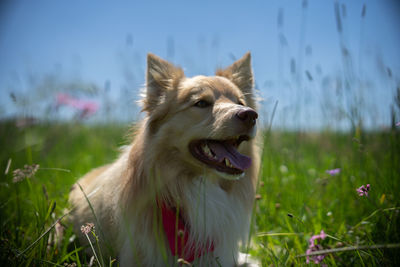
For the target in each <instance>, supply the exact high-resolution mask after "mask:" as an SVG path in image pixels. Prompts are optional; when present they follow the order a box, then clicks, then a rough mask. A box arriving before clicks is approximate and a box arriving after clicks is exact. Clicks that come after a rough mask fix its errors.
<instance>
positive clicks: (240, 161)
mask: <svg viewBox="0 0 400 267" xmlns="http://www.w3.org/2000/svg"><path fill="white" fill-rule="evenodd" d="M208 147H209V148H210V149H211V150H212V152H214V154H215V156H216V157H217V160H218V161H219V162H222V161H223V160H224V159H225V158H227V159H229V161H230V162H231V163H232V165H233V167H235V168H236V169H239V170H241V171H244V170H246V169H248V168H250V166H251V158H249V157H247V156H245V155H242V154H240V153H239V152H238V151H237V150H236V148H235V147H233V146H232V145H231V144H228V143H222V142H208Z"/></svg>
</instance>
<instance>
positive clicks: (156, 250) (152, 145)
mask: <svg viewBox="0 0 400 267" xmlns="http://www.w3.org/2000/svg"><path fill="white" fill-rule="evenodd" d="M147 64H148V67H147V77H146V79H147V82H146V83H147V85H146V95H145V96H144V100H143V110H144V111H145V112H146V114H147V115H146V117H145V119H144V120H143V121H142V122H140V123H139V124H138V125H137V126H136V131H135V133H134V136H135V137H134V140H133V142H132V144H131V145H130V146H128V147H126V148H124V150H123V151H122V152H121V155H120V157H119V158H118V159H117V160H116V161H115V162H114V163H112V164H110V165H106V166H103V167H100V168H97V169H94V170H92V171H91V172H89V173H88V174H86V175H85V176H84V177H82V178H81V179H80V180H79V181H78V182H77V183H78V184H79V185H80V186H81V187H82V189H83V192H82V190H81V189H80V188H81V187H80V186H78V185H74V186H73V189H72V191H71V193H70V203H71V206H72V208H73V212H72V214H71V217H70V219H71V221H72V222H73V224H74V228H75V231H76V232H77V233H78V235H79V236H80V238H81V241H82V242H83V243H85V242H86V239H85V238H84V236H83V235H82V234H81V233H79V231H80V227H81V225H83V224H85V223H87V222H93V223H94V224H95V225H96V226H95V227H96V232H97V234H98V236H99V237H100V245H101V249H102V254H103V256H104V257H105V258H106V259H108V257H117V258H118V261H119V263H120V265H121V266H171V265H174V264H176V260H177V259H176V257H173V256H172V255H171V252H170V249H169V247H168V245H167V244H166V240H165V237H164V233H163V228H162V224H161V223H160V221H161V218H160V208H159V206H158V205H157V201H161V202H163V203H166V205H168V206H171V207H174V208H178V209H179V210H180V212H181V214H182V216H183V217H184V220H185V222H186V224H187V226H188V227H189V228H190V238H189V243H190V244H193V245H194V246H196V247H207V246H209V244H210V242H209V241H210V240H212V242H213V244H214V246H215V248H214V250H213V251H212V252H209V253H206V254H205V255H202V256H201V257H197V258H196V260H195V262H194V264H195V265H196V266H218V265H221V266H237V265H241V264H246V263H244V262H240V260H241V259H240V257H239V242H240V241H244V240H246V235H247V234H248V231H249V223H250V217H251V211H252V205H253V200H254V195H255V186H256V179H257V174H258V167H259V155H258V146H257V145H256V143H255V140H254V139H252V140H249V141H247V142H243V143H242V144H241V145H240V147H239V151H240V153H242V154H245V155H248V156H250V157H251V158H252V166H251V167H250V168H249V169H247V170H246V171H245V172H244V174H243V176H242V177H241V178H240V179H239V180H235V181H232V180H226V179H224V178H223V177H222V176H221V175H219V174H218V172H217V171H216V170H214V169H211V168H209V167H207V166H206V165H204V164H202V163H201V162H199V161H198V160H196V159H194V158H193V156H192V155H191V154H190V153H189V151H188V149H187V147H188V144H189V142H190V141H191V140H194V139H200V138H203V139H225V138H232V137H233V136H235V135H238V134H239V133H241V132H243V129H242V128H240V127H239V126H240V125H239V126H238V125H237V124H238V123H237V121H235V114H236V113H235V112H237V110H239V109H240V108H241V106H240V105H238V104H237V103H234V102H235V101H236V100H234V97H238V98H240V99H242V101H243V102H245V104H246V106H248V107H251V108H253V109H255V108H256V107H255V100H254V95H253V91H252V88H253V74H252V70H251V64H250V54H249V53H248V54H246V55H245V56H244V57H243V58H242V59H240V60H238V61H237V62H235V63H234V64H232V65H231V66H230V67H228V68H226V69H224V70H219V71H217V76H214V77H204V76H196V77H193V78H186V77H185V76H184V74H183V71H182V70H181V69H180V68H177V67H175V66H174V65H172V64H171V63H169V62H166V61H164V60H162V59H160V58H158V57H156V56H154V55H152V54H149V56H148V62H147ZM202 88H207V89H206V90H205V89H204V90H203V89H202ZM206 94H208V95H206ZM210 94H211V95H210ZM196 97H197V98H198V97H203V98H204V97H214V98H215V99H214V101H215V104H214V107H213V109H212V112H208V113H205V111H199V110H197V109H194V108H192V107H191V105H190V103H193V101H194V98H196ZM202 112H203V113H202ZM252 131H253V133H251V134H252V135H254V129H253V130H252ZM85 195H86V196H85ZM87 199H88V200H89V201H88V200H87ZM88 202H90V205H89V203H88ZM92 209H93V210H92Z"/></svg>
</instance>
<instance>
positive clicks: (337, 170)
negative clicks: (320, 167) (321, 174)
mask: <svg viewBox="0 0 400 267" xmlns="http://www.w3.org/2000/svg"><path fill="white" fill-rule="evenodd" d="M326 173H327V174H330V175H331V176H335V175H338V174H339V173H340V168H337V169H332V170H327V171H326Z"/></svg>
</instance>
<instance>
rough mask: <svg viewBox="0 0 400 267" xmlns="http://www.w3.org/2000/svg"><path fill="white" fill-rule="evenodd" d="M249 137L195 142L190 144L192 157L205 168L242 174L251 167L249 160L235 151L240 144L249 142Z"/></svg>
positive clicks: (242, 136)
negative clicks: (203, 164)
mask: <svg viewBox="0 0 400 267" xmlns="http://www.w3.org/2000/svg"><path fill="white" fill-rule="evenodd" d="M249 139H250V138H249V136H247V135H241V136H239V137H238V138H233V139H228V140H209V139H202V140H195V141H192V142H190V144H189V150H190V152H191V153H192V155H193V156H194V157H195V158H196V159H198V160H200V161H201V162H203V163H205V164H206V165H207V166H209V167H211V168H214V169H216V170H217V171H219V172H224V173H227V174H231V175H239V174H242V173H243V172H244V171H245V170H246V169H248V168H250V166H251V158H249V157H247V156H245V155H243V154H240V153H239V152H238V151H237V148H238V147H239V145H240V143H241V142H243V141H247V140H249Z"/></svg>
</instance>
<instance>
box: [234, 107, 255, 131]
mask: <svg viewBox="0 0 400 267" xmlns="http://www.w3.org/2000/svg"><path fill="white" fill-rule="evenodd" d="M236 117H238V118H239V119H240V120H241V121H242V122H243V123H244V124H245V125H246V126H247V127H249V128H251V127H253V126H254V125H255V124H256V119H257V118H258V114H257V112H255V111H254V109H251V108H242V109H240V110H239V111H238V112H237V113H236Z"/></svg>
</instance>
